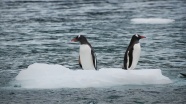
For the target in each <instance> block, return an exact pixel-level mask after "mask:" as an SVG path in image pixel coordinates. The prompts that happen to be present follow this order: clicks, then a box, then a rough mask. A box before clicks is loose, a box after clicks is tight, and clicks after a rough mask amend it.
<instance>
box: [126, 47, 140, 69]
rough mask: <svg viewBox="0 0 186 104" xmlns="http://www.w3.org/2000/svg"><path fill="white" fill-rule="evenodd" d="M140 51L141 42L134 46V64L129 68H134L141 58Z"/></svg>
mask: <svg viewBox="0 0 186 104" xmlns="http://www.w3.org/2000/svg"><path fill="white" fill-rule="evenodd" d="M140 53H141V46H140V43H137V44H135V45H134V46H133V54H132V55H133V59H132V65H131V67H130V68H129V70H131V69H134V68H135V67H136V65H137V63H138V61H139V58H140Z"/></svg>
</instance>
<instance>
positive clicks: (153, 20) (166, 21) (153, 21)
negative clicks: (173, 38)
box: [131, 18, 175, 24]
mask: <svg viewBox="0 0 186 104" xmlns="http://www.w3.org/2000/svg"><path fill="white" fill-rule="evenodd" d="M174 21H175V20H173V19H163V18H134V19H131V22H132V23H133V24H169V23H172V22H174Z"/></svg>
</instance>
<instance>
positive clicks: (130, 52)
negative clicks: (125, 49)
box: [128, 48, 134, 68]
mask: <svg viewBox="0 0 186 104" xmlns="http://www.w3.org/2000/svg"><path fill="white" fill-rule="evenodd" d="M133 50H134V49H133V48H130V49H129V53H128V56H129V68H130V67H131V65H132V61H133Z"/></svg>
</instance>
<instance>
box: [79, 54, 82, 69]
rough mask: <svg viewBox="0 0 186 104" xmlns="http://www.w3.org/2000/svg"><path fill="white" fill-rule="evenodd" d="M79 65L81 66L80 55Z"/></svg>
mask: <svg viewBox="0 0 186 104" xmlns="http://www.w3.org/2000/svg"><path fill="white" fill-rule="evenodd" d="M79 66H80V67H81V68H82V65H81V60H80V56H79Z"/></svg>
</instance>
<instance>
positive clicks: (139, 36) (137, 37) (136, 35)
mask: <svg viewBox="0 0 186 104" xmlns="http://www.w3.org/2000/svg"><path fill="white" fill-rule="evenodd" d="M142 38H146V37H145V36H141V35H138V34H135V35H133V36H132V39H135V40H136V39H137V40H140V39H142Z"/></svg>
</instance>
